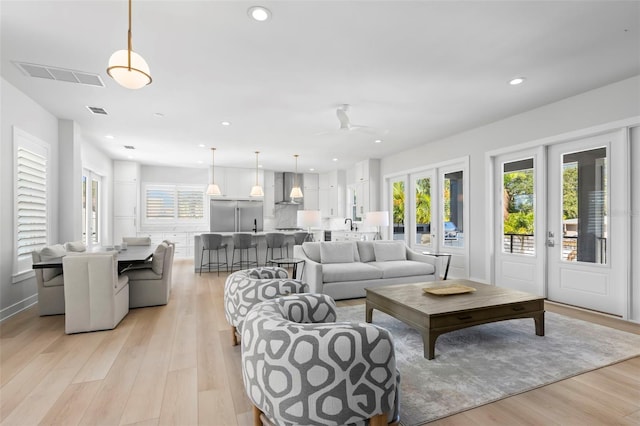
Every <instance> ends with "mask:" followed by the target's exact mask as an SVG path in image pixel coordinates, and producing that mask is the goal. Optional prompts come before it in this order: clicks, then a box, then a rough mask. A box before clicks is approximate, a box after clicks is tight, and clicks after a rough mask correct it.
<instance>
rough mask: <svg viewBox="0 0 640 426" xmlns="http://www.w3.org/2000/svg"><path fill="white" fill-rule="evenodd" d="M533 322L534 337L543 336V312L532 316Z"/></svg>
mask: <svg viewBox="0 0 640 426" xmlns="http://www.w3.org/2000/svg"><path fill="white" fill-rule="evenodd" d="M533 320H534V321H535V322H536V336H544V311H542V312H541V313H539V314H536V315H534V317H533Z"/></svg>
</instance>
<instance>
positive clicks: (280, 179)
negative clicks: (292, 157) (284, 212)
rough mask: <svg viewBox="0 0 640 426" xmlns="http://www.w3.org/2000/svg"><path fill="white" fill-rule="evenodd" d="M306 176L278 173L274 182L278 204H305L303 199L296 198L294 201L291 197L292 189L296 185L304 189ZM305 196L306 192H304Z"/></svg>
mask: <svg viewBox="0 0 640 426" xmlns="http://www.w3.org/2000/svg"><path fill="white" fill-rule="evenodd" d="M303 179H304V175H303V174H302V173H298V175H297V176H296V174H295V173H291V172H276V173H275V180H274V190H275V200H276V204H296V205H299V204H304V199H303V198H296V199H295V200H292V199H291V197H289V195H290V194H291V188H293V187H294V186H295V185H296V184H297V185H299V186H300V188H302V187H303V186H304V181H303ZM303 194H304V191H303Z"/></svg>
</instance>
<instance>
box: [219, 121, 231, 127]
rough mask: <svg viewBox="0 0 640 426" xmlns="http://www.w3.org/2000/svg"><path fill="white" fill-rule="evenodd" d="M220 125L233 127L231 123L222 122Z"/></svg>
mask: <svg viewBox="0 0 640 426" xmlns="http://www.w3.org/2000/svg"><path fill="white" fill-rule="evenodd" d="M220 124H222V125H223V126H231V122H230V121H221V122H220Z"/></svg>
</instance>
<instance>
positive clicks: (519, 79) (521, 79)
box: [509, 77, 525, 86]
mask: <svg viewBox="0 0 640 426" xmlns="http://www.w3.org/2000/svg"><path fill="white" fill-rule="evenodd" d="M524 80H525V78H524V77H516V78H514V79H512V80H510V81H509V84H510V85H512V86H517V85H518V84H522V83H524Z"/></svg>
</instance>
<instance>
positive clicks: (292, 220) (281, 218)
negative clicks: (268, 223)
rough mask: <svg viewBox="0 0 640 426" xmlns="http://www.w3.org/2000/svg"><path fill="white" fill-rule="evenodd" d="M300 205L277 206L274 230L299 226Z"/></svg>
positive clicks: (274, 211)
mask: <svg viewBox="0 0 640 426" xmlns="http://www.w3.org/2000/svg"><path fill="white" fill-rule="evenodd" d="M299 208H302V205H300V204H276V206H275V208H274V210H273V213H274V219H275V223H274V228H295V227H297V226H298V223H297V222H298V209H299Z"/></svg>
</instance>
